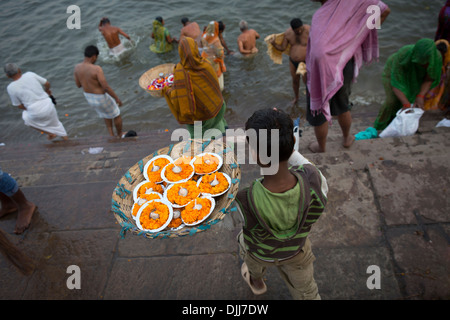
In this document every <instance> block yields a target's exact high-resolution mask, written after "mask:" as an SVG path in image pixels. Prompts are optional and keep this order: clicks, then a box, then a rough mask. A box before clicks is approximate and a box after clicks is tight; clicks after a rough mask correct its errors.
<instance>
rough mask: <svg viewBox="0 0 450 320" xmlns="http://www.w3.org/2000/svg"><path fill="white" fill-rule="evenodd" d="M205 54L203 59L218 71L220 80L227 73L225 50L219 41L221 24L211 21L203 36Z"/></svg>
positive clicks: (203, 53)
mask: <svg viewBox="0 0 450 320" xmlns="http://www.w3.org/2000/svg"><path fill="white" fill-rule="evenodd" d="M202 45H203V48H204V50H203V52H202V57H203V58H206V59H208V60H209V61H210V62H211V64H212V65H213V66H214V70H216V73H217V77H218V78H219V77H220V76H221V75H222V73H224V72H225V71H227V68H226V67H225V62H224V55H225V53H224V49H223V46H222V43H221V42H220V39H219V23H218V22H217V21H211V22H210V23H209V24H208V26H207V27H206V30H205V32H204V33H203V36H202Z"/></svg>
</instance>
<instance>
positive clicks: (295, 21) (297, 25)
mask: <svg viewBox="0 0 450 320" xmlns="http://www.w3.org/2000/svg"><path fill="white" fill-rule="evenodd" d="M301 26H303V22H302V20H300V19H299V18H294V19H292V20H291V28H292V29H297V28H300V27H301Z"/></svg>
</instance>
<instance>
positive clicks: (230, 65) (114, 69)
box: [0, 0, 445, 144]
mask: <svg viewBox="0 0 450 320" xmlns="http://www.w3.org/2000/svg"><path fill="white" fill-rule="evenodd" d="M385 2H386V3H387V4H388V5H389V7H390V8H391V14H390V16H389V17H388V19H387V20H386V22H385V23H384V24H383V25H382V28H381V30H379V43H380V59H379V62H377V63H373V64H371V65H370V66H367V67H364V68H363V69H362V70H361V72H360V75H359V77H358V81H357V83H355V84H354V86H353V89H352V96H351V100H352V102H353V103H354V105H355V106H354V110H358V111H363V110H364V108H368V107H369V106H370V107H371V108H373V107H374V106H375V107H376V106H379V105H380V104H381V103H382V101H383V99H384V90H383V87H382V84H381V73H382V70H383V66H384V63H385V61H386V60H387V58H388V57H389V55H391V54H392V53H394V52H395V51H397V50H398V49H399V48H400V47H402V46H404V45H407V44H412V43H415V42H416V41H417V40H418V39H420V38H424V37H428V38H434V34H435V31H436V28H437V18H438V13H439V10H440V8H441V7H442V6H443V5H444V4H445V0H430V1H424V0H408V1H407V0H386V1H385ZM200 3H201V4H200ZM70 5H77V6H78V7H79V8H80V18H81V28H80V29H68V28H67V23H66V22H67V19H68V18H69V17H70V16H71V14H70V13H67V8H68V7H69V6H70ZM319 7H320V3H317V2H312V1H309V0H298V1H286V0H279V1H270V0H259V1H251V2H250V1H218V0H206V1H202V2H199V1H138V0H125V1H123V0H122V1H119V0H108V1H106V0H97V1H87V0H70V1H56V0H50V1H31V0H30V1H21V0H15V1H12V0H1V2H0V35H1V36H0V39H1V42H2V44H1V50H0V63H1V64H2V66H3V65H4V64H5V63H7V62H15V63H17V64H19V66H20V67H21V69H22V71H24V72H25V71H33V72H35V73H37V74H39V75H41V76H43V77H45V78H47V79H48V81H49V82H50V83H51V85H52V92H53V95H54V96H55V98H56V100H57V102H58V104H57V111H58V116H59V118H60V120H61V122H62V123H63V124H64V126H65V128H66V130H67V131H68V134H69V137H71V138H76V137H88V136H91V135H104V136H106V135H107V131H106V128H105V125H104V122H103V120H102V119H100V118H99V117H98V116H97V114H96V113H95V112H94V111H93V110H92V109H90V107H89V106H88V104H87V103H86V100H85V98H84V96H83V93H82V89H79V88H77V87H76V85H75V82H74V80H73V68H74V66H75V65H76V64H77V63H79V62H81V61H82V60H83V51H84V48H85V47H86V46H87V45H90V44H94V45H97V46H98V47H99V49H100V57H99V60H98V62H97V64H98V65H100V66H101V67H102V68H103V71H104V73H105V76H106V79H107V80H108V82H109V84H110V86H111V87H112V88H113V90H114V91H115V92H116V93H117V95H118V96H119V97H120V98H121V100H122V102H123V104H124V105H123V107H122V108H121V112H122V117H123V124H124V130H130V129H132V130H135V131H137V132H138V134H139V132H149V131H151V130H166V129H167V130H169V131H172V130H174V129H176V128H178V127H179V125H178V123H177V122H176V121H175V119H174V117H173V116H172V114H171V112H170V110H169V108H168V107H167V104H166V102H165V100H164V99H162V98H161V99H158V98H154V97H152V96H150V94H148V93H147V92H145V91H144V90H143V89H141V88H140V87H139V83H138V81H139V78H140V76H141V75H142V74H143V73H144V72H145V71H146V70H148V69H150V68H152V67H154V66H157V65H159V64H162V63H177V62H178V60H179V59H178V51H177V50H173V51H172V52H170V53H167V54H163V55H161V54H155V53H153V52H151V51H150V50H149V46H150V44H151V43H152V41H153V40H152V39H151V38H150V34H151V28H152V22H153V20H154V18H155V17H156V16H162V17H163V18H164V20H165V23H166V27H167V28H168V29H169V31H170V32H171V34H172V36H174V37H176V38H178V37H179V32H180V29H181V27H182V25H181V22H180V20H181V18H182V17H184V16H187V17H189V18H190V20H191V21H197V22H198V23H199V25H200V26H201V27H203V26H205V25H207V24H208V23H209V21H211V20H222V21H223V22H224V23H225V25H226V30H225V33H224V38H225V41H226V42H227V44H228V47H230V48H231V49H232V50H234V51H237V43H236V39H237V37H238V36H239V34H240V30H239V27H238V24H239V22H240V20H242V19H244V20H246V21H247V22H248V24H249V27H250V28H253V29H255V30H256V31H258V32H259V34H260V35H261V39H260V40H258V42H257V47H258V49H259V53H258V54H257V55H256V56H255V57H253V58H246V59H244V58H239V57H236V56H227V57H226V61H225V63H226V66H227V72H226V73H225V89H224V92H223V94H224V97H225V100H226V102H227V106H228V110H227V113H226V115H225V117H226V119H227V121H228V122H229V123H230V124H231V125H242V124H243V123H244V122H245V120H246V119H247V118H248V117H249V116H250V115H251V114H252V113H253V112H254V111H255V110H257V109H260V108H265V107H273V106H277V107H279V108H281V109H284V110H285V111H287V112H289V113H291V114H292V116H293V117H297V116H299V115H302V113H303V112H304V109H305V101H306V99H305V92H304V91H305V88H304V86H303V84H302V86H301V88H300V102H299V104H298V106H297V107H294V108H292V107H290V101H291V100H292V99H293V91H292V86H291V78H290V74H289V65H288V60H287V57H284V60H283V64H282V65H276V64H274V63H272V61H271V60H270V59H269V57H268V55H267V54H266V45H265V43H264V40H263V39H264V38H265V37H266V36H267V35H269V34H273V33H280V32H283V31H284V30H286V28H288V27H289V21H290V20H291V19H292V18H294V17H299V18H300V19H302V20H303V22H304V23H305V24H310V22H311V18H312V15H313V14H314V12H315V11H316V10H317V9H318V8H319ZM103 16H107V17H109V18H110V20H111V23H112V24H113V25H116V26H119V27H121V28H122V29H123V30H124V31H125V32H126V33H128V34H129V35H130V36H131V38H132V39H133V40H134V42H135V45H134V46H131V44H130V43H128V41H126V40H125V39H124V38H122V41H123V42H124V43H125V45H126V46H127V47H128V50H127V52H126V54H124V56H123V57H122V58H121V59H120V60H115V59H112V58H111V57H110V56H109V55H108V50H107V46H106V43H105V41H104V40H103V38H102V36H101V35H100V32H99V31H98V29H97V26H98V22H99V21H100V18H101V17H103ZM9 82H10V80H9V79H7V78H6V76H2V77H0V143H2V142H3V143H7V144H9V143H15V142H32V141H45V136H44V135H40V134H39V133H38V132H36V131H35V130H32V129H30V128H28V127H26V126H25V125H24V123H23V120H22V117H21V110H19V109H17V108H16V107H13V106H12V105H11V102H10V99H9V96H8V94H7V93H6V86H7V85H8V83H9Z"/></svg>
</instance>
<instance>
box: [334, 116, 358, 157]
mask: <svg viewBox="0 0 450 320" xmlns="http://www.w3.org/2000/svg"><path fill="white" fill-rule="evenodd" d="M338 122H339V125H340V127H341V130H342V136H343V141H342V145H343V146H344V147H345V148H349V147H350V146H351V145H352V144H353V142H355V137H354V136H353V135H351V134H350V128H351V126H352V114H351V112H350V111H347V112H344V113H341V114H340V115H338Z"/></svg>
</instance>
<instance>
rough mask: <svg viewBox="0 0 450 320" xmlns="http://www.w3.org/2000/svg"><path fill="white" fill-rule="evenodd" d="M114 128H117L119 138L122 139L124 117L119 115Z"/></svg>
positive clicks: (115, 119)
mask: <svg viewBox="0 0 450 320" xmlns="http://www.w3.org/2000/svg"><path fill="white" fill-rule="evenodd" d="M114 127H115V128H116V131H117V136H118V137H119V138H121V137H122V116H120V115H119V116H117V117H115V118H114ZM113 135H114V134H113Z"/></svg>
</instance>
